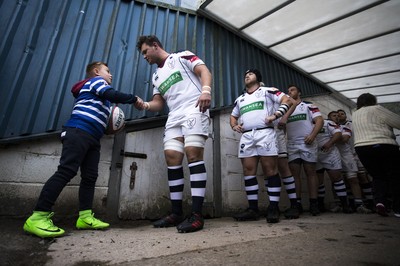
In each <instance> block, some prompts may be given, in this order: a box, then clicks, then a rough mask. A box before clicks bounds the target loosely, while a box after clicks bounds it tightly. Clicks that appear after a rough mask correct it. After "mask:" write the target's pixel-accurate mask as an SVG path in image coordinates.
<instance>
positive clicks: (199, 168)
mask: <svg viewBox="0 0 400 266" xmlns="http://www.w3.org/2000/svg"><path fill="white" fill-rule="evenodd" d="M188 166H189V171H190V186H191V192H192V211H193V212H195V213H199V214H201V213H202V209H203V202H204V197H205V194H206V184H207V172H206V167H205V165H204V161H197V162H192V163H189V165H188Z"/></svg>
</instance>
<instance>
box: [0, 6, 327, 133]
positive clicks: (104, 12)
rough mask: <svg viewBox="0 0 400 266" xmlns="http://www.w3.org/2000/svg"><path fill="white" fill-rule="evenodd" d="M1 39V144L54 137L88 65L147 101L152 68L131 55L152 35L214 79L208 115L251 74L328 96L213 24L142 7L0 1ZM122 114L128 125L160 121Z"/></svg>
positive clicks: (228, 102)
mask: <svg viewBox="0 0 400 266" xmlns="http://www.w3.org/2000/svg"><path fill="white" fill-rule="evenodd" d="M188 12H189V13H188ZM0 34H1V35H0V36H1V39H0V80H1V88H0V99H1V103H2V104H1V105H0V139H3V140H7V139H12V138H15V137H18V136H31V135H35V134H42V133H45V132H52V131H57V130H60V129H61V126H62V125H63V124H64V123H65V122H66V120H67V119H68V118H69V115H70V112H71V110H72V106H73V102H74V99H73V97H72V94H71V93H70V87H71V86H72V85H73V84H74V83H75V82H76V81H78V80H80V79H82V78H84V75H85V73H84V72H85V67H86V65H87V64H88V63H89V62H91V61H94V60H102V61H106V62H107V63H108V65H109V67H110V69H111V72H112V74H113V76H114V77H113V86H114V87H115V88H116V89H118V90H120V91H123V92H127V93H134V94H137V95H139V96H140V97H142V98H145V99H149V98H150V97H151V95H152V88H151V82H150V81H151V74H152V72H153V71H154V69H155V67H154V66H149V65H148V64H147V62H146V61H145V60H144V59H142V57H141V55H140V54H139V52H138V51H137V50H136V48H135V45H136V41H137V38H138V36H139V35H143V34H156V35H157V36H158V37H159V38H160V40H161V42H162V43H163V44H164V48H165V49H166V50H167V51H177V50H184V49H188V50H191V51H193V52H195V53H196V54H197V55H198V56H199V57H201V58H202V59H203V60H204V61H205V62H206V64H207V65H208V67H209V68H210V69H211V71H212V72H213V75H214V85H213V87H214V90H215V93H214V99H213V108H221V107H225V106H229V105H231V104H232V103H233V101H234V100H235V98H236V97H237V96H238V95H239V93H240V92H241V91H242V89H243V73H244V71H245V70H246V69H247V68H249V67H256V68H259V69H261V70H263V71H262V73H263V76H264V81H265V83H266V84H267V85H271V86H276V87H278V88H285V87H286V86H287V84H289V83H296V84H299V85H300V86H301V87H302V88H303V92H304V94H306V95H303V96H307V95H314V94H324V93H327V89H326V88H323V87H322V85H321V84H318V83H317V82H315V81H313V80H310V79H308V78H307V77H306V76H303V75H302V74H301V73H298V72H296V70H294V69H292V68H290V67H289V66H287V65H285V64H283V63H282V62H280V61H279V60H277V59H275V58H273V57H271V56H270V55H268V54H266V53H265V52H263V51H262V50H261V49H259V48H257V47H255V46H254V45H252V44H251V43H248V42H247V41H245V40H243V39H241V38H239V37H237V36H236V35H234V34H233V33H232V32H230V31H228V30H226V29H224V28H222V27H221V26H219V25H218V24H216V23H213V22H212V21H210V20H207V19H205V18H203V17H199V16H196V14H195V13H190V11H188V10H184V11H182V10H179V9H171V8H167V7H163V6H155V5H151V4H146V3H145V2H143V1H127V0H125V1H120V0H65V1H57V0H0ZM123 109H124V111H125V115H126V117H127V120H135V119H138V118H142V117H144V116H146V117H151V116H155V115H159V114H153V113H147V114H146V113H144V112H143V111H140V112H139V111H137V110H135V109H134V108H133V107H132V106H123Z"/></svg>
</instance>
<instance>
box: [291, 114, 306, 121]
mask: <svg viewBox="0 0 400 266" xmlns="http://www.w3.org/2000/svg"><path fill="white" fill-rule="evenodd" d="M300 120H307V115H306V114H298V115H292V116H289V118H288V123H290V122H295V121H300Z"/></svg>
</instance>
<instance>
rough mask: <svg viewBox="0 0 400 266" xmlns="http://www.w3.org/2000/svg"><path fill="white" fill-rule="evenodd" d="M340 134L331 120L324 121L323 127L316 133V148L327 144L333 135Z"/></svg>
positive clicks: (337, 126)
mask: <svg viewBox="0 0 400 266" xmlns="http://www.w3.org/2000/svg"><path fill="white" fill-rule="evenodd" d="M338 132H342V130H341V129H340V126H339V125H338V124H336V123H335V122H333V121H331V120H324V126H323V127H322V128H321V130H320V131H319V132H318V134H317V137H316V138H315V139H316V140H317V142H318V147H319V148H321V147H322V146H323V145H324V144H325V143H327V142H328V141H329V140H330V139H331V138H332V137H333V135H334V134H335V133H338Z"/></svg>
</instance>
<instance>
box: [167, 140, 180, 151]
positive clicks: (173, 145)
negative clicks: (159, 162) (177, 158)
mask: <svg viewBox="0 0 400 266" xmlns="http://www.w3.org/2000/svg"><path fill="white" fill-rule="evenodd" d="M164 150H174V151H178V152H180V153H184V150H183V143H182V142H180V141H179V140H176V139H169V140H167V141H166V142H164Z"/></svg>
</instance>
